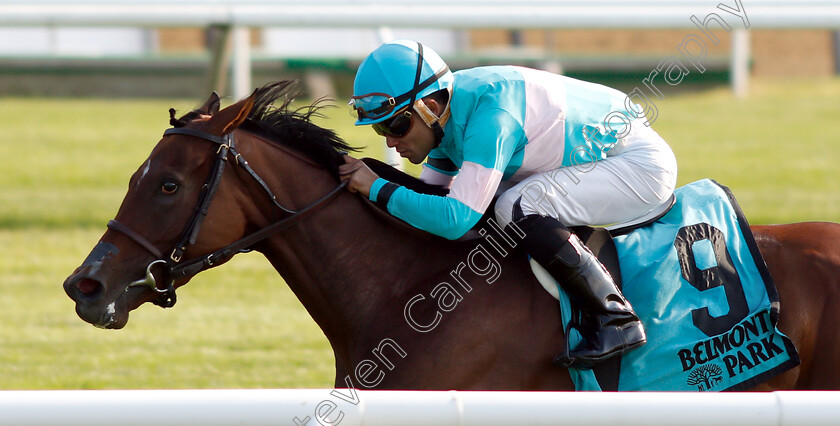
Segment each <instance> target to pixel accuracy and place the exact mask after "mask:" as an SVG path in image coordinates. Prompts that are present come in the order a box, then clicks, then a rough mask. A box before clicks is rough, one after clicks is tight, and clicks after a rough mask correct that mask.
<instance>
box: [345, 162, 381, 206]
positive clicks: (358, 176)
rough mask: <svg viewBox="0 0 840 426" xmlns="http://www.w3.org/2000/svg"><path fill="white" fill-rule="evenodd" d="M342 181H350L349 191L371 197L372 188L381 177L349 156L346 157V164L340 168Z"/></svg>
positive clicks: (348, 184)
mask: <svg viewBox="0 0 840 426" xmlns="http://www.w3.org/2000/svg"><path fill="white" fill-rule="evenodd" d="M338 173H339V174H340V175H341V180H342V181H348V183H347V190H349V191H350V192H358V193H360V194H362V195H364V196H365V197H368V196H370V187H371V185H373V182H374V181H376V179H379V176H378V175H377V174H376V173H374V172H373V170H371V169H370V168H368V166H367V164H365V163H364V162H363V161H362V160H359V159H357V158H353V157H351V156H349V155H345V156H344V164H342V165H340V166H338Z"/></svg>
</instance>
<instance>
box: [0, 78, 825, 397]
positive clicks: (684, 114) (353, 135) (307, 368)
mask: <svg viewBox="0 0 840 426" xmlns="http://www.w3.org/2000/svg"><path fill="white" fill-rule="evenodd" d="M837 99H840V80H837V79H833V80H819V81H785V82H778V81H777V82H773V81H758V82H756V83H755V86H754V87H753V95H752V96H751V97H750V98H748V99H744V100H738V99H734V98H733V97H732V96H731V95H730V94H729V93H728V91H727V90H726V89H719V90H714V91H709V92H700V93H691V94H682V95H668V94H667V93H666V98H665V99H664V100H661V101H657V106H658V108H659V117H658V118H657V120H656V122H655V123H654V128H656V129H657V131H659V133H660V134H662V135H663V136H664V137H665V139H666V140H668V141H669V142H670V143H671V145H672V146H673V147H674V150H675V152H676V154H677V158H678V161H679V164H680V178H679V182H680V184H685V183H688V182H691V181H693V180H697V179H700V178H705V177H712V178H715V179H717V180H718V181H719V182H721V183H722V184H724V185H727V186H729V187H731V188H732V189H733V191H734V192H735V195H736V196H737V197H738V199H739V201H740V202H741V205H742V207H743V208H744V210H745V212H746V214H747V216H748V218H749V219H750V221H751V222H752V223H755V224H758V223H776V222H792V221H801V220H830V221H840V183H838V178H840V173H838V172H837V171H836V169H837V168H836V165H835V162H836V161H837V160H838V159H840V143H838V142H840V141H838V139H840V138H839V137H838V131H840V120H837V119H836V117H840V102H837ZM199 101H200V100H198V99H196V100H119V101H118V100H73V99H8V98H7V99H0V117H2V119H0V120H2V121H0V129H2V134H3V136H4V140H3V142H1V143H0V170H2V172H0V283H2V284H1V285H2V291H0V388H2V389H66V388H76V389H80V388H81V389H87V388H216V387H219V388H234V387H249V388H260V387H328V386H331V385H332V376H333V365H332V362H333V360H332V354H331V351H330V349H329V347H328V345H327V343H326V339H325V338H324V336H323V334H322V333H321V331H320V330H319V329H318V328H317V326H315V324H314V323H313V322H312V320H311V319H310V318H309V316H308V314H307V313H306V311H305V310H304V309H303V308H302V307H301V305H300V303H299V302H298V301H297V299H296V298H295V297H294V295H293V294H292V293H291V292H290V291H289V289H288V288H287V287H286V286H285V284H284V283H283V281H282V279H281V278H280V277H279V276H278V275H277V274H276V273H275V272H274V270H273V269H271V267H270V266H269V265H268V263H267V262H266V261H265V260H264V259H263V258H261V257H260V256H259V255H256V254H250V255H244V256H240V257H238V258H236V259H234V261H232V262H231V263H229V264H227V265H225V266H224V267H222V268H219V269H215V270H211V271H208V272H205V273H202V274H201V275H200V276H199V277H197V278H196V279H194V280H193V281H192V283H191V284H190V285H188V286H186V287H184V288H183V289H181V290H179V302H178V305H177V306H176V307H175V308H173V309H170V310H166V311H164V310H161V309H159V308H157V307H155V306H152V305H146V306H143V307H141V308H140V309H138V310H136V311H134V312H132V314H131V320H130V321H129V324H128V326H127V327H126V328H125V329H123V330H120V331H105V330H98V329H95V328H94V327H91V326H90V325H87V324H86V323H84V322H82V321H81V320H80V319H79V318H78V317H77V316H76V314H75V312H74V311H73V303H72V302H71V301H70V299H69V298H67V296H66V295H65V294H64V292H63V290H62V288H61V283H62V282H63V280H64V278H65V277H66V276H67V275H68V274H70V273H71V272H72V271H73V269H74V268H75V267H76V266H78V265H79V264H80V263H81V261H82V260H83V259H84V258H85V256H86V255H87V253H88V252H89V251H90V249H91V248H92V247H93V246H94V244H95V243H96V241H97V240H98V238H99V236H100V235H101V234H102V233H103V232H104V229H105V228H104V225H105V223H106V222H107V220H108V219H110V218H112V217H113V215H114V214H115V213H116V210H117V208H118V206H119V203H120V201H121V199H122V197H123V194H124V192H125V189H126V185H127V182H128V179H129V177H130V176H131V174H132V173H133V172H134V171H135V170H136V168H137V167H138V166H139V165H140V164H142V163H143V161H144V160H145V158H146V156H147V155H148V153H149V152H150V151H151V149H152V147H153V146H154V144H155V143H156V142H157V141H158V140H159V139H160V135H161V133H162V131H163V129H165V128H166V127H167V125H168V124H167V122H168V113H167V109H168V108H169V107H171V106H174V107H175V108H177V109H179V110H180V111H186V110H188V109H190V108H192V107H194V106H196V105H197V104H200V102H199ZM326 112H327V114H328V118H326V119H324V120H323V121H322V123H323V124H324V125H325V126H327V127H332V128H335V129H337V131H338V132H339V134H340V135H342V136H344V137H345V138H346V139H347V140H348V141H350V142H351V143H352V144H354V145H357V146H368V147H367V149H366V151H365V155H369V156H379V155H378V152H380V149H379V147H380V146H381V141H380V140H379V139H378V138H377V137H375V136H374V135H373V134H372V132H370V131H369V129H364V128H354V127H353V126H352V120H351V119H350V118H349V117H348V115H347V113H346V112H345V111H344V110H343V109H342V108H333V109H330V110H327V111H326ZM410 170H411V171H412V172H414V173H416V172H417V170H418V169H417V168H416V167H412V168H411V169H410Z"/></svg>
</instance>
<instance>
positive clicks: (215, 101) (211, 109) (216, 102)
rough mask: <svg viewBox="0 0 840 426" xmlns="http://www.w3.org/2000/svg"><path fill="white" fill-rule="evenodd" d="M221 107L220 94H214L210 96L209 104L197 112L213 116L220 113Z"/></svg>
mask: <svg viewBox="0 0 840 426" xmlns="http://www.w3.org/2000/svg"><path fill="white" fill-rule="evenodd" d="M220 106H221V99H220V98H219V94H218V93H216V92H213V93H211V94H210V99H207V102H205V103H204V105H202V106H201V108H199V109H197V110H196V111H197V112H200V113H202V114H204V115H213V114H215V113H217V112H219V107H220Z"/></svg>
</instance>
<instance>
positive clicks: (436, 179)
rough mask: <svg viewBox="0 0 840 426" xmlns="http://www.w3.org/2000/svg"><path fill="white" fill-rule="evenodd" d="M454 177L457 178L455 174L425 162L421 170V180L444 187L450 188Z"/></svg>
mask: <svg viewBox="0 0 840 426" xmlns="http://www.w3.org/2000/svg"><path fill="white" fill-rule="evenodd" d="M453 179H455V176H452V175H448V174H446V173H441V172H440V171H438V170H437V169H435V168H434V167H432V166H429V165H428V164H423V169H422V171H421V172H420V180H422V181H423V182H426V183H428V184H432V185H440V186H442V187H444V188H449V186H450V185H452V180H453Z"/></svg>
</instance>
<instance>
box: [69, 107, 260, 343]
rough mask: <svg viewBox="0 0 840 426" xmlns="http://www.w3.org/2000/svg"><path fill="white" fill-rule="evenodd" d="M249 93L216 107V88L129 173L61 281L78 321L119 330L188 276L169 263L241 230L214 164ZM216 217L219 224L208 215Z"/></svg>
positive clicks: (167, 297)
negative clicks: (96, 237) (90, 242)
mask: <svg viewBox="0 0 840 426" xmlns="http://www.w3.org/2000/svg"><path fill="white" fill-rule="evenodd" d="M254 98H255V95H252V96H251V97H249V98H247V99H244V100H242V101H240V102H238V103H236V104H234V105H231V106H229V107H227V108H225V109H223V110H221V111H219V97H218V96H217V95H216V94H215V93H214V94H213V95H211V97H210V99H209V100H208V101H207V103H205V104H204V106H202V107H201V108H199V109H198V110H196V111H193V112H191V113H189V114H187V115H185V116H184V117H182V118H181V119H180V120H176V119H175V118H174V116H173V118H172V124H173V125H175V127H174V128H172V129H169V130H167V132H166V133H165V134H164V136H163V138H162V139H161V140H160V142H158V144H157V145H156V147H155V148H154V150H153V151H152V153H151V154H150V156H149V158H148V159H147V160H146V162H145V163H143V165H142V166H140V168H139V169H138V170H137V171H136V172H135V173H134V175H133V176H132V177H131V180H130V182H129V189H128V193H127V194H126V196H125V199H124V200H123V202H122V205H121V206H120V209H119V211H118V213H117V215H116V218H115V219H114V220H112V221H111V222H110V223H109V224H108V228H109V230H108V231H107V232H106V233H105V234H104V235H103V236H102V238H101V239H100V241H99V243H98V244H97V245H96V246H95V247H94V249H93V251H92V252H91V253H90V255H89V256H88V257H87V259H85V261H84V262H83V263H82V265H81V266H80V267H79V268H77V269H76V271H75V272H73V274H72V275H70V277H68V278H67V280H66V281H65V282H64V290H65V291H66V292H67V294H68V295H69V296H70V298H71V299H73V300H74V301H75V302H76V312H77V313H78V315H79V316H80V317H81V318H82V319H83V320H85V321H87V322H89V323H91V324H93V325H96V326H98V327H103V328H122V327H123V326H124V325H125V324H126V322H127V321H128V312H129V311H131V310H133V309H135V308H137V307H138V306H140V305H141V304H143V303H145V302H149V301H151V302H155V303H156V304H159V305H162V306H164V307H168V306H171V305H172V304H174V289H175V287H178V286H180V285H183V284H184V283H186V281H187V280H189V276H188V275H189V274H183V276H181V277H177V276H171V271H172V266H173V265H175V264H176V263H177V262H178V261H180V260H181V258H182V257H185V258H189V257H190V256H193V255H195V254H200V253H207V252H210V251H213V250H215V249H217V248H219V247H222V246H224V245H226V244H228V243H229V242H230V241H233V240H235V239H237V238H239V237H240V236H241V235H242V233H243V232H244V231H243V229H244V227H245V218H244V214H243V212H242V211H241V209H239V208H238V207H237V203H236V202H235V200H233V199H229V200H225V198H230V197H234V196H235V191H231V190H222V189H223V188H224V187H225V186H226V184H227V181H228V180H230V179H229V178H228V176H225V175H222V173H221V171H220V170H219V168H220V167H221V168H223V167H224V164H225V163H226V162H227V161H226V160H227V158H226V155H225V156H223V155H222V154H228V151H227V150H229V149H230V147H229V145H230V144H229V143H227V139H226V136H225V135H229V134H231V133H232V132H233V131H234V129H236V128H237V127H238V126H239V125H240V124H242V123H243V122H244V121H245V119H246V118H247V117H248V114H249V113H250V112H251V109H252V108H253V107H254ZM170 113H171V114H174V110H173V111H170ZM222 151H224V153H222ZM208 176H209V178H208ZM214 180H216V181H214ZM228 185H229V184H228ZM214 193H215V194H214ZM214 198H215V201H214V202H213V203H212V204H211V203H209V201H210V199H214ZM202 210H203V211H202ZM205 217H206V218H208V220H204V219H205ZM220 217H224V221H223V222H224V226H221V224H222V223H221V222H222V221H220V220H213V218H220ZM199 228H200V229H201V230H202V232H201V235H200V236H197V234H198V230H199Z"/></svg>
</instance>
